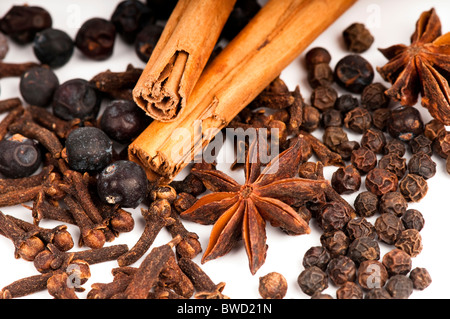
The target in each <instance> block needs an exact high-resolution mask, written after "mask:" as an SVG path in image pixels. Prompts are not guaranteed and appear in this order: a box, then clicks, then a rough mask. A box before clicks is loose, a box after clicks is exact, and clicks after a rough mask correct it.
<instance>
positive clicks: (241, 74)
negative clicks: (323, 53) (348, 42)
mask: <svg viewBox="0 0 450 319" xmlns="http://www.w3.org/2000/svg"><path fill="white" fill-rule="evenodd" d="M355 1H356V0H321V1H318V0H270V1H269V2H268V3H267V4H266V5H265V6H264V7H263V8H262V9H261V10H260V12H259V13H258V14H257V15H256V16H255V17H254V18H253V19H252V20H251V21H250V23H249V24H248V25H247V26H246V27H245V28H244V29H243V30H242V31H241V32H240V33H239V34H238V35H237V36H236V38H234V39H233V40H232V41H231V42H230V43H229V44H228V45H227V46H226V47H225V49H224V50H223V51H222V52H221V53H220V54H219V55H218V56H217V57H216V58H215V59H214V60H213V61H212V62H211V63H210V64H209V65H208V67H206V69H205V70H204V72H203V73H202V75H201V77H200V79H199V80H198V82H197V84H196V86H195V88H194V90H193V92H192V94H191V96H190V98H189V101H188V105H187V109H188V111H187V112H184V113H183V114H182V115H181V116H180V117H178V118H177V119H176V120H175V121H173V122H170V123H163V122H161V121H153V122H152V124H151V125H150V126H149V127H148V128H147V129H146V130H145V131H144V132H143V133H142V134H141V135H140V136H138V138H136V140H134V142H133V143H132V144H130V146H129V153H128V154H129V158H130V159H131V160H133V161H136V162H138V163H140V164H141V165H142V166H143V167H144V168H145V169H146V172H147V176H148V178H149V179H150V180H153V181H161V182H168V181H170V180H172V179H173V178H174V177H175V176H176V175H177V174H178V172H180V171H181V170H182V169H183V168H184V167H186V166H187V165H188V164H189V163H190V162H191V160H192V159H193V158H194V156H195V155H196V154H197V153H198V152H199V151H201V150H202V148H204V147H206V146H207V145H208V143H209V142H210V141H211V139H212V138H213V137H214V136H215V134H217V132H219V131H220V130H221V129H222V128H224V127H225V126H226V125H227V124H228V123H229V121H231V120H232V119H233V118H234V117H235V116H236V115H237V114H238V113H239V112H240V111H241V110H242V109H243V108H244V107H245V106H246V105H247V104H248V103H250V102H251V101H252V100H253V99H254V98H255V97H256V96H257V95H258V94H259V93H260V92H261V91H262V90H263V89H264V88H265V87H266V86H267V85H269V83H270V82H271V81H273V80H274V79H275V78H276V77H277V76H278V75H279V74H280V73H281V71H282V70H283V69H284V68H285V67H286V66H288V65H289V64H290V63H291V62H292V61H293V60H294V59H295V58H296V57H298V55H299V54H300V53H301V52H302V51H303V50H304V49H305V48H307V47H308V45H309V44H310V43H311V42H312V41H313V40H314V39H315V38H316V37H317V36H318V35H319V34H320V33H322V32H323V31H324V30H325V29H326V28H327V27H328V26H329V25H330V24H331V23H332V22H334V21H335V20H336V19H337V18H338V17H339V16H340V15H341V14H342V13H343V12H344V11H346V10H347V9H348V8H349V7H350V6H351V5H352V4H353V3H354V2H355Z"/></svg>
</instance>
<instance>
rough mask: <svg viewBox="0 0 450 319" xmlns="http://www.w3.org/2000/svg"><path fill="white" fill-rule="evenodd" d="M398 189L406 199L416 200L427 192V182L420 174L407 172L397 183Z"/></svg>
mask: <svg viewBox="0 0 450 319" xmlns="http://www.w3.org/2000/svg"><path fill="white" fill-rule="evenodd" d="M399 190H400V192H401V193H402V195H403V196H404V197H405V198H406V200H408V201H411V202H418V201H420V200H421V199H422V198H424V197H425V195H426V194H427V192H428V183H427V181H426V180H425V179H424V178H423V177H422V176H420V175H416V174H407V175H406V176H405V177H404V178H403V179H402V180H401V181H400V183H399Z"/></svg>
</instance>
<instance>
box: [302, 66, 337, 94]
mask: <svg viewBox="0 0 450 319" xmlns="http://www.w3.org/2000/svg"><path fill="white" fill-rule="evenodd" d="M307 80H308V83H309V85H310V86H311V87H312V88H313V89H315V88H317V87H320V86H330V85H331V84H332V83H333V70H332V69H331V67H330V65H329V64H328V63H318V64H313V65H311V66H309V68H308V73H307Z"/></svg>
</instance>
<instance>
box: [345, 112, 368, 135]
mask: <svg viewBox="0 0 450 319" xmlns="http://www.w3.org/2000/svg"><path fill="white" fill-rule="evenodd" d="M344 125H345V127H346V128H348V129H350V130H352V131H353V132H355V133H359V134H362V133H364V132H365V131H366V130H368V129H369V128H370V127H371V126H372V115H371V114H370V112H369V111H368V110H367V109H365V108H363V107H361V106H358V107H355V108H354V109H352V110H350V111H348V112H347V114H346V115H345V117H344Z"/></svg>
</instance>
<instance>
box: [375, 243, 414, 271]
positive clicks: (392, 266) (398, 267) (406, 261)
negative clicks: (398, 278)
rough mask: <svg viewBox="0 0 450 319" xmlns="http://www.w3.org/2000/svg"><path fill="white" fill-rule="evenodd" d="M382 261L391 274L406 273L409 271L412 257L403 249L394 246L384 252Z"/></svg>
mask: <svg viewBox="0 0 450 319" xmlns="http://www.w3.org/2000/svg"><path fill="white" fill-rule="evenodd" d="M382 263H383V265H384V267H386V270H387V271H388V273H389V274H390V275H391V276H393V275H406V274H407V273H409V272H410V271H411V266H412V259H411V256H410V255H408V254H407V253H406V252H404V251H403V250H401V249H398V248H394V249H392V250H391V251H389V252H387V253H386V254H384V256H383V260H382Z"/></svg>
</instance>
